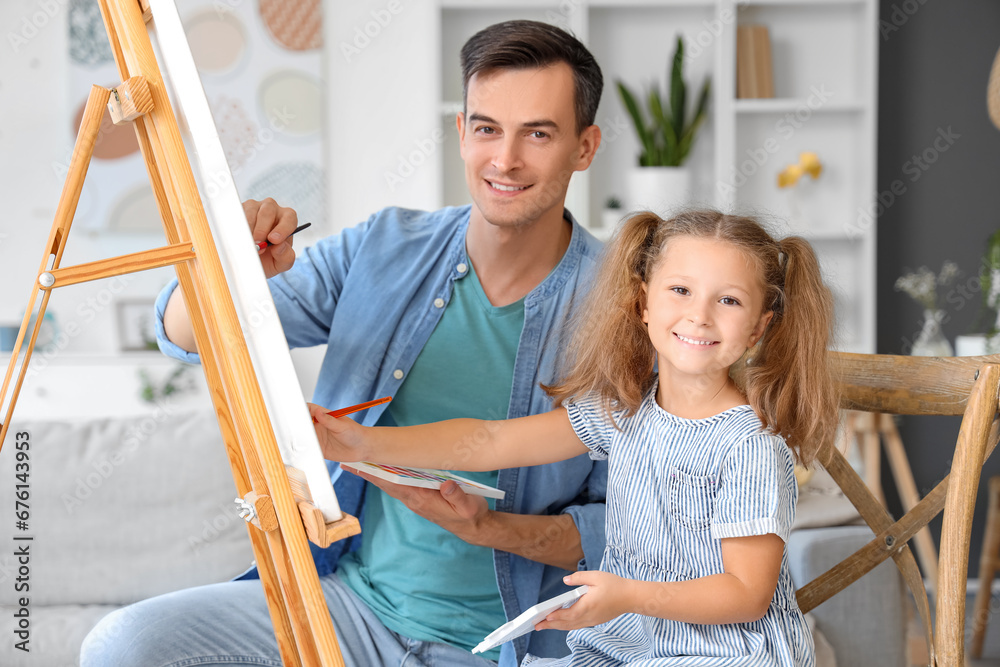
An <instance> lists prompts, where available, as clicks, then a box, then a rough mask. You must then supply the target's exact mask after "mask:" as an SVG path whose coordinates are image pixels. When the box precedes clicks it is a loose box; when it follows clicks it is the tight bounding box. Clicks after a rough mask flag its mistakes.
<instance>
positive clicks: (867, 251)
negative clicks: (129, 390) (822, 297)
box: [330, 0, 878, 352]
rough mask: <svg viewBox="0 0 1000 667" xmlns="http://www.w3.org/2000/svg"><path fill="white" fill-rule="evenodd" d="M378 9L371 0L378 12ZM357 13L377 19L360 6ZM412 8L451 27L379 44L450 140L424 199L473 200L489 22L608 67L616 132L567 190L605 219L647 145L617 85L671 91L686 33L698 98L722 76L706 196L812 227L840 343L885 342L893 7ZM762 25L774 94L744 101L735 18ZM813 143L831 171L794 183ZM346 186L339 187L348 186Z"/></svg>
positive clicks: (803, 3) (837, 3) (593, 217)
mask: <svg viewBox="0 0 1000 667" xmlns="http://www.w3.org/2000/svg"><path fill="white" fill-rule="evenodd" d="M377 8H378V6H377V3H371V9H372V10H375V9H377ZM352 12H353V14H354V16H355V17H358V16H362V17H363V16H365V15H364V14H361V13H359V12H361V10H360V9H355V10H352ZM407 12H408V13H409V14H410V16H409V19H408V20H412V21H414V22H415V23H417V24H419V25H421V26H424V27H425V28H428V29H426V33H427V39H434V38H435V37H438V40H437V41H438V43H437V45H436V46H435V49H434V51H433V52H430V51H427V50H424V49H419V50H418V49H414V48H413V47H412V43H411V45H410V46H409V47H395V46H394V45H393V44H392V41H393V40H391V39H385V40H383V41H382V42H380V43H379V45H378V49H379V50H381V51H383V52H384V53H382V54H381V61H382V62H385V61H387V60H389V61H393V60H394V62H397V63H405V65H401V67H403V68H405V70H406V73H407V75H406V78H405V79H404V78H403V75H402V73H401V74H400V75H399V76H400V80H401V81H405V82H406V83H402V84H400V85H409V84H408V82H409V81H412V79H413V77H422V78H423V81H422V83H423V84H424V85H423V86H422V90H421V92H420V93H419V95H420V97H418V98H414V99H410V100H409V101H408V103H407V104H408V106H409V107H410V108H411V109H413V110H414V111H413V114H415V115H418V116H420V121H419V122H414V125H415V127H414V129H413V130H412V131H413V133H414V135H413V136H415V137H421V136H426V135H429V134H430V133H431V132H441V131H442V130H443V136H444V139H443V141H442V142H441V144H440V149H441V150H436V151H435V152H434V154H433V155H432V156H431V159H430V160H429V165H430V167H432V168H433V174H431V173H420V174H418V175H416V176H414V177H413V180H412V182H414V183H416V182H417V181H419V182H420V184H421V186H422V187H421V189H420V192H421V194H420V195H419V196H420V197H422V199H419V200H418V199H413V200H412V201H414V202H415V203H419V205H423V206H428V205H452V204H465V203H468V201H469V197H468V193H467V190H466V186H465V178H464V168H463V164H462V161H461V158H460V156H459V152H458V145H457V137H456V133H455V129H454V128H455V113H456V112H457V111H459V110H461V99H462V93H461V73H460V68H459V60H458V54H459V50H460V48H461V46H462V44H463V43H464V42H465V40H466V39H468V38H469V37H470V36H471V35H472V34H474V33H475V32H476V31H478V30H479V29H481V28H484V27H486V26H488V25H490V24H493V23H496V22H498V21H503V20H507V19H513V18H527V19H536V20H541V21H546V22H548V23H553V24H556V25H559V26H561V27H564V28H567V29H569V30H570V31H572V32H573V33H574V34H575V35H577V36H578V37H579V38H580V39H581V40H582V41H583V42H584V43H585V44H587V46H588V48H590V49H591V51H592V52H593V53H594V55H595V56H596V57H597V60H598V62H599V63H600V65H601V69H602V70H603V72H604V77H605V89H604V96H603V98H602V100H601V105H600V108H599V109H598V114H597V122H598V124H599V125H600V126H601V128H602V132H603V143H602V146H601V149H600V152H599V154H598V156H597V158H596V159H595V161H594V163H593V165H592V166H591V168H590V169H589V170H588V171H587V172H583V173H578V174H576V175H575V176H574V178H573V182H572V184H571V186H570V192H569V196H568V199H567V207H568V208H569V209H570V210H571V211H573V213H574V215H576V217H577V218H578V219H579V220H580V221H581V222H583V223H584V224H586V225H588V226H590V227H592V228H594V229H595V230H596V229H597V228H598V227H599V225H600V221H601V217H602V216H601V214H602V208H603V203H604V201H605V200H606V199H607V198H608V196H610V195H616V196H619V197H621V196H622V195H623V194H624V191H625V179H626V173H627V172H628V171H629V170H630V169H632V167H633V165H634V164H635V163H636V156H637V155H638V142H637V140H636V138H635V135H634V131H633V129H632V126H631V120H630V118H629V117H628V115H627V113H626V111H625V109H624V107H623V106H622V105H621V102H620V101H619V99H618V94H617V91H616V86H615V82H616V81H618V80H622V81H623V82H625V83H626V84H627V85H628V86H629V87H630V88H631V89H633V90H643V91H645V90H647V89H648V86H649V85H650V84H651V83H653V82H654V81H655V82H657V85H658V86H659V87H660V89H661V91H662V90H665V86H666V79H667V68H668V59H669V58H670V55H671V54H672V52H673V47H674V41H675V38H676V35H678V34H681V35H682V36H683V37H684V42H685V47H686V60H685V78H686V80H687V81H688V87H689V93H688V96H689V98H693V97H694V96H695V95H696V94H697V88H698V87H699V86H700V83H701V81H702V80H703V79H704V78H705V77H706V76H710V77H711V80H712V94H711V101H710V106H709V112H710V117H709V119H708V120H707V122H706V123H705V124H704V125H703V127H702V129H701V130H700V132H699V134H698V137H697V139H696V142H695V146H694V148H693V150H692V153H691V155H690V156H689V160H688V162H687V165H688V166H690V168H691V170H692V176H693V180H694V187H695V193H694V198H693V202H692V203H693V204H696V205H697V204H704V205H708V206H714V207H718V208H721V209H722V210H726V211H734V212H740V213H751V214H756V215H761V216H763V217H765V218H766V219H768V220H769V221H770V222H771V224H772V227H774V229H775V231H776V232H777V233H779V234H786V233H789V232H794V233H797V234H801V235H802V236H805V237H806V238H808V239H809V240H810V241H811V242H812V243H813V246H814V247H815V248H816V250H817V252H818V254H819V256H820V261H821V264H822V266H823V269H824V272H825V274H826V275H827V278H828V282H829V284H830V285H831V286H832V287H833V288H834V290H835V294H836V303H837V314H838V338H837V347H838V348H840V349H844V350H848V351H855V352H874V351H875V289H874V281H875V236H876V235H875V231H876V230H875V216H874V204H875V193H876V181H875V178H876V173H875V159H876V141H875V138H876V137H875V132H876V127H877V125H876V121H877V117H876V113H877V108H876V102H877V81H876V77H877V72H878V63H877V57H878V5H877V3H876V2H875V1H874V0H755V1H750V2H742V1H740V2H736V1H735V0H631V1H616V0H551V1H548V2H546V1H544V0H542V1H538V0H530V1H529V0H513V1H512V0H504V1H500V0H439V1H438V2H437V3H434V2H428V3H420V5H419V8H418V7H413V6H410V7H409V8H408V9H407ZM336 13H337V12H336V11H335V12H334V14H336ZM334 19H335V20H336V17H334ZM358 20H360V19H358ZM749 23H759V24H764V25H766V26H767V27H768V29H769V33H770V39H771V45H772V60H773V71H774V82H775V83H774V86H775V98H774V99H764V100H760V99H754V100H745V99H736V97H735V90H736V74H735V72H736V27H737V25H740V24H749ZM349 26H350V23H347V27H345V28H344V30H343V35H347V34H348V27H349ZM333 38H334V39H336V35H334V36H333ZM394 48H395V49H396V52H395V54H394V55H393V53H392V50H393V49H394ZM428 54H430V55H428ZM337 60H338V59H337V56H336V54H334V55H331V56H330V62H331V64H332V65H333V70H332V72H331V76H333V77H336V76H337V74H338V72H343V73H344V75H345V78H346V80H347V83H348V84H349V83H350V81H351V80H358V81H360V80H363V79H364V77H368V78H369V79H370V78H371V77H373V76H374V77H378V78H380V79H384V78H385V77H386V76H394V75H393V74H387V73H385V72H384V71H376V70H374V68H373V69H371V70H363V69H359V68H358V67H353V66H352V68H348V67H347V66H345V65H343V63H338V62H337ZM390 85H391V83H390ZM425 103H426V104H428V105H430V106H429V108H430V109H433V110H434V111H435V112H436V114H437V121H436V125H434V126H432V127H428V126H427V122H428V121H427V120H426V119H427V116H426V115H425V114H424V112H423V111H420V110H419V109H420V108H421V107H422V105H424V104H425ZM690 103H691V104H693V99H691V100H690ZM352 121H354V122H352V125H351V127H349V128H346V129H344V130H342V131H340V132H342V136H343V137H344V139H343V141H344V142H348V143H349V142H350V141H353V139H352V137H357V136H363V137H365V138H366V140H369V139H370V138H371V134H370V133H368V132H359V128H358V127H357V126H356V119H352ZM416 126H419V127H416ZM338 131H339V130H338V129H337V128H336V127H334V128H332V140H333V143H339V140H338ZM347 135H351V136H350V137H348V136H347ZM376 141H377V140H376ZM410 143H412V140H410ZM396 145H399V146H404V145H405V144H404V143H403V140H402V139H398V140H396V143H395V144H393V147H389V144H388V143H387V145H386V150H387V151H388V152H389V158H390V159H394V156H395V155H396V153H399V149H396V148H394V146H396ZM368 150H369V151H370V150H371V146H368ZM393 151H395V152H393ZM803 151H813V152H815V153H817V154H818V156H819V159H820V161H821V162H822V164H823V167H824V170H823V174H822V176H821V177H820V179H819V180H817V181H815V182H813V181H812V180H811V179H808V178H803V179H802V180H800V182H799V184H798V185H797V186H796V187H794V188H789V189H779V188H778V187H777V175H778V173H779V172H780V171H781V170H782V169H783V168H785V167H786V166H787V165H788V164H791V163H795V162H798V159H799V157H798V156H799V153H801V152H803ZM334 159H335V158H334ZM388 161H389V160H387V162H388ZM335 185H336V184H335ZM406 185H409V183H407V184H406ZM435 192H436V194H437V196H436V197H434V196H433V194H434V193H435ZM332 195H333V198H334V199H336V198H337V194H336V192H333V193H332ZM383 195H385V196H383ZM393 195H398V192H394V193H389V192H386V193H378V192H374V193H372V195H371V196H372V197H373V200H372V202H373V204H374V205H376V206H379V205H385V204H386V203H389V202H392V201H394V200H393ZM345 196H348V193H346V192H345ZM374 198H377V199H374ZM407 201H409V200H407ZM415 205H416V204H415Z"/></svg>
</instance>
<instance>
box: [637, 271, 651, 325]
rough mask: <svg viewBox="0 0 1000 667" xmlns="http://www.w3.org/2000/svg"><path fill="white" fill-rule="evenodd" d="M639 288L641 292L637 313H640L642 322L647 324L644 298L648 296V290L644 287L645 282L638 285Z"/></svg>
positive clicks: (647, 315) (647, 318) (647, 311)
mask: <svg viewBox="0 0 1000 667" xmlns="http://www.w3.org/2000/svg"><path fill="white" fill-rule="evenodd" d="M639 287H641V288H642V292H641V293H640V294H639V311H640V312H641V313H642V321H643V322H645V323H646V324H649V310H648V309H647V308H646V297H647V296H648V295H649V288H648V287H647V286H646V282H645V281H643V282H641V283H639Z"/></svg>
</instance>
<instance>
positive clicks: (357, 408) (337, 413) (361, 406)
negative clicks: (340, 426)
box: [313, 396, 392, 424]
mask: <svg viewBox="0 0 1000 667" xmlns="http://www.w3.org/2000/svg"><path fill="white" fill-rule="evenodd" d="M391 400H392V396H383V397H382V398H376V399H375V400H374V401H365V402H364V403H358V404H357V405H352V406H350V407H347V408H340V409H339V410H330V411H329V412H327V413H326V414H328V415H330V416H331V417H343V416H344V415H349V414H351V413H354V412H361V411H362V410H367V409H368V408H372V407H375V406H376V405H382V404H383V403H388V402H389V401H391ZM313 423H314V424H316V423H317V421H316V418H315V417H313Z"/></svg>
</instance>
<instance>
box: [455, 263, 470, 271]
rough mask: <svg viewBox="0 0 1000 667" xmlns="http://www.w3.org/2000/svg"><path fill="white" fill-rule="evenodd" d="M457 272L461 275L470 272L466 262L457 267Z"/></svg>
mask: <svg viewBox="0 0 1000 667" xmlns="http://www.w3.org/2000/svg"><path fill="white" fill-rule="evenodd" d="M455 270H457V271H458V272H459V273H465V272H466V271H468V270H469V267H468V266H466V264H465V262H462V263H461V264H459V265H458V266H456V267H455Z"/></svg>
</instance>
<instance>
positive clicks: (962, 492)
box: [798, 352, 1000, 667]
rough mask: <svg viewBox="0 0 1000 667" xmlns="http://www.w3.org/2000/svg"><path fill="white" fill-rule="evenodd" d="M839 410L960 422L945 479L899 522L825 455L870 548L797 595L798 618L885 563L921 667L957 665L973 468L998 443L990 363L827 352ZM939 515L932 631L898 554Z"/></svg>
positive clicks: (914, 576) (919, 584)
mask: <svg viewBox="0 0 1000 667" xmlns="http://www.w3.org/2000/svg"><path fill="white" fill-rule="evenodd" d="M830 354H831V364H832V366H833V368H834V373H835V375H836V377H837V381H838V384H839V389H840V396H841V399H840V404H841V407H842V408H844V409H850V410H862V411H866V412H878V413H888V414H900V415H962V416H963V418H962V425H961V428H960V429H959V433H958V437H957V439H956V442H955V444H954V445H951V443H949V447H954V458H953V460H952V469H951V472H950V473H949V475H948V476H947V477H945V478H944V479H943V480H942V481H941V482H940V483H939V484H938V485H937V486H936V487H934V489H933V490H932V491H931V492H930V493H928V494H927V495H926V496H924V498H923V499H921V500H920V501H919V502H918V503H917V504H916V505H915V506H914V507H913V508H912V509H911V510H910V511H909V512H907V513H906V514H904V515H903V516H902V517H900V519H899V520H893V518H892V517H891V516H890V515H889V513H888V511H887V510H886V509H885V507H884V506H883V505H882V504H881V503H880V502H879V501H878V500H877V499H876V498H875V496H874V495H873V494H872V492H871V491H870V490H869V489H868V487H867V486H866V485H865V483H864V481H862V479H861V478H860V477H859V476H858V474H857V473H856V472H855V471H854V469H853V468H852V467H851V466H850V465H849V464H848V462H847V460H846V459H845V458H844V456H843V454H842V453H841V452H839V451H838V450H837V449H836V448H835V447H834V446H832V445H831V446H827V447H825V448H824V449H823V450H822V451H821V452H820V454H819V456H818V459H819V461H820V463H822V464H823V466H824V467H825V468H826V470H827V471H828V472H829V473H830V475H831V476H832V477H833V478H834V479H835V480H836V481H837V483H838V484H839V485H840V488H841V489H842V490H843V491H844V494H845V495H846V496H847V497H848V498H849V499H850V500H851V502H852V503H853V504H854V506H855V507H856V508H857V509H858V512H859V513H860V514H861V517H862V518H863V519H864V520H865V522H866V523H867V524H868V526H869V527H870V528H871V530H872V532H873V533H874V534H875V537H874V539H873V540H872V541H871V542H869V543H868V544H867V545H866V546H864V547H862V548H861V549H860V550H858V551H857V552H856V553H854V554H853V555H852V556H850V557H849V558H847V559H846V560H844V561H842V562H841V563H840V564H838V565H837V566H835V567H834V568H832V569H831V570H830V571H828V572H826V573H825V574H823V575H820V576H819V577H817V578H816V579H815V580H813V581H812V582H810V583H808V584H807V585H805V586H803V587H802V588H801V589H800V590H799V592H798V600H799V606H800V607H801V608H802V609H803V611H809V610H810V609H813V608H814V607H816V606H817V605H819V604H820V603H822V602H823V601H824V600H827V599H829V598H830V597H832V596H833V595H835V594H836V593H838V592H839V591H841V590H843V589H844V588H846V587H847V586H848V585H850V584H851V583H853V582H854V581H856V580H857V579H859V578H861V577H862V576H863V575H864V574H865V573H867V572H869V571H870V570H871V569H872V568H874V567H875V566H876V565H878V564H879V563H881V562H883V561H884V560H886V559H887V558H892V559H893V560H894V561H895V563H896V565H897V567H898V568H899V570H900V572H901V573H902V575H903V579H904V580H905V581H906V584H907V586H908V587H909V588H910V591H911V592H912V594H913V597H914V600H915V601H916V603H917V609H918V611H919V613H920V616H921V619H922V621H923V625H924V631H925V633H926V637H927V641H928V654H929V656H930V664H931V665H942V666H948V667H952V666H954V667H958V666H960V665H964V664H965V657H964V656H965V632H964V631H965V600H966V575H967V570H968V557H969V539H970V531H971V528H972V513H973V508H974V506H975V500H976V492H977V489H978V487H979V476H980V471H981V469H982V465H983V461H984V460H985V459H986V457H987V456H989V454H990V452H992V450H993V448H994V447H995V446H996V443H997V437H998V421H997V408H998V398H997V397H998V391H1000V355H996V356H984V357H910V356H896V355H881V354H850V353H842V352H831V353H830ZM942 510H943V511H944V523H943V526H942V536H941V549H940V558H939V563H938V573H937V591H936V595H935V615H934V616H935V621H934V627H932V624H931V614H930V604H929V602H928V598H927V591H926V589H925V587H924V583H923V579H922V578H921V576H920V570H919V568H918V567H917V563H916V560H915V559H914V556H913V552H912V551H911V549H910V546H909V544H908V542H909V540H910V538H912V537H913V536H914V535H915V534H916V533H917V531H918V530H920V529H921V528H923V527H924V526H926V525H927V523H928V522H929V521H930V520H931V519H933V518H934V517H935V516H937V515H938V513H940V512H941V511H942Z"/></svg>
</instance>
